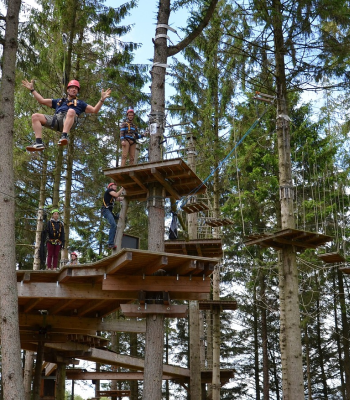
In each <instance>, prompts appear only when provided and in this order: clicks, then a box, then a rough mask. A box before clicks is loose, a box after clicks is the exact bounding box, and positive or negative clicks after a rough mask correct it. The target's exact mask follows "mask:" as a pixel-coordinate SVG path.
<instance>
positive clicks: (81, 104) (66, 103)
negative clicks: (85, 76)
mask: <svg viewBox="0 0 350 400" xmlns="http://www.w3.org/2000/svg"><path fill="white" fill-rule="evenodd" d="M61 100H62V99H52V108H53V109H54V110H56V114H58V113H62V112H63V113H66V112H67V111H68V109H69V108H73V110H75V112H76V113H77V115H80V114H81V113H83V112H84V111H85V109H86V107H87V104H86V103H85V101H82V100H78V99H73V100H68V99H64V100H63V101H62V103H61V104H60V105H59V106H58V105H57V103H58V102H59V101H61ZM75 100H76V104H77V105H74V103H75Z"/></svg>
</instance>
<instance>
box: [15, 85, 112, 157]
mask: <svg viewBox="0 0 350 400" xmlns="http://www.w3.org/2000/svg"><path fill="white" fill-rule="evenodd" d="M22 85H23V86H24V87H25V88H27V89H28V90H30V92H31V93H32V94H33V96H34V98H35V99H36V100H37V101H38V103H39V104H43V105H45V106H47V107H51V108H53V109H54V110H55V114H54V115H47V114H39V113H35V114H33V115H32V126H33V130H34V133H35V143H34V144H33V145H31V146H27V150H28V151H42V150H44V149H45V146H44V144H43V140H42V128H43V126H45V127H46V128H49V129H52V130H55V131H59V132H62V136H61V139H60V140H59V142H58V145H59V146H65V145H66V144H67V143H68V133H69V132H70V130H71V129H73V128H74V127H75V126H76V124H77V121H78V117H79V115H80V114H81V113H83V112H86V113H90V114H97V113H98V112H99V111H100V109H101V107H102V105H103V102H104V101H105V100H106V99H107V97H109V96H110V94H111V89H107V90H101V99H100V100H99V101H98V102H97V104H96V105H95V107H93V106H90V105H89V104H87V103H85V102H84V101H82V100H78V99H77V95H78V93H79V90H80V83H79V81H77V80H75V79H73V80H71V81H70V82H69V83H68V85H67V97H63V98H62V99H44V98H43V97H42V96H41V95H40V94H39V93H38V92H37V91H36V90H35V89H34V79H32V80H31V81H30V82H29V81H28V80H26V79H24V80H23V81H22Z"/></svg>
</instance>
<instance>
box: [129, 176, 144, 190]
mask: <svg viewBox="0 0 350 400" xmlns="http://www.w3.org/2000/svg"><path fill="white" fill-rule="evenodd" d="M129 176H130V178H131V179H132V180H133V181H134V182H136V183H137V184H138V185H139V186H140V188H141V189H143V190H144V191H145V192H146V193H147V192H148V189H147V188H146V186H145V185H144V184H143V183H142V182H141V180H140V178H139V177H138V176H137V174H136V172H135V171H131V172H129Z"/></svg>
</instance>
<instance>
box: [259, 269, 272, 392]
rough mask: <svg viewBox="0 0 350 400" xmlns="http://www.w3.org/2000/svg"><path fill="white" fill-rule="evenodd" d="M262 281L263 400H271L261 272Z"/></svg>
mask: <svg viewBox="0 0 350 400" xmlns="http://www.w3.org/2000/svg"><path fill="white" fill-rule="evenodd" d="M259 280H260V314H261V341H262V356H263V398H264V400H269V398H270V383H269V355H268V347H267V343H268V336H267V316H266V284H265V273H264V272H263V270H260V271H259Z"/></svg>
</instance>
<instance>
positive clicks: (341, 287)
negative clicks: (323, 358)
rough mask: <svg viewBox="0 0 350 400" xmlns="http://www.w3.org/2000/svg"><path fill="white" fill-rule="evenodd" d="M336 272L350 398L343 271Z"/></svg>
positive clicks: (349, 399)
mask: <svg viewBox="0 0 350 400" xmlns="http://www.w3.org/2000/svg"><path fill="white" fill-rule="evenodd" d="M337 274H338V288H339V303H340V308H341V314H340V316H341V321H342V331H341V335H340V336H341V338H342V342H343V352H344V363H343V366H344V372H345V393H346V394H345V399H344V400H350V353H349V351H350V349H349V324H348V320H347V315H346V301H345V292H344V281H343V273H342V272H341V271H339V269H338V271H337Z"/></svg>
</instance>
